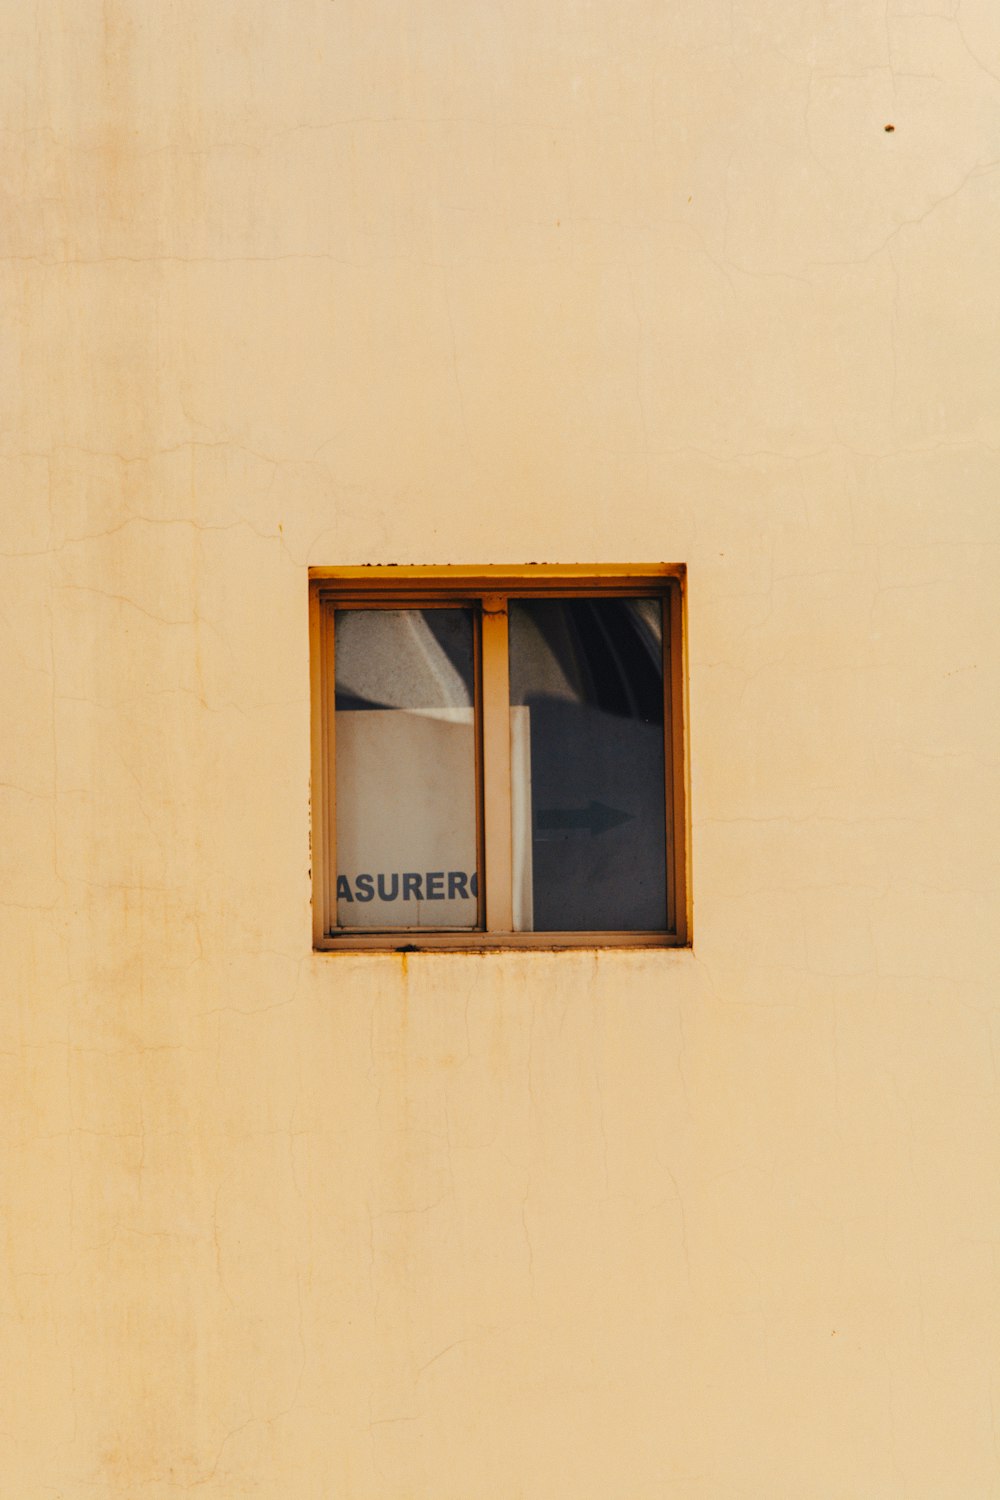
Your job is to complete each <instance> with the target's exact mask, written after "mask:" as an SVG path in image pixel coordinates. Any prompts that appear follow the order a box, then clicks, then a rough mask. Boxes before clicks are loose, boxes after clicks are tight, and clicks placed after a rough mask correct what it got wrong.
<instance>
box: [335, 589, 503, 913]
mask: <svg viewBox="0 0 1000 1500" xmlns="http://www.w3.org/2000/svg"><path fill="white" fill-rule="evenodd" d="M334 663H335V671H336V724H335V731H336V736H335V737H336V796H337V817H336V850H337V906H336V912H337V918H336V920H337V926H338V927H339V928H341V929H345V930H352V929H361V930H365V929H368V930H371V929H373V928H374V929H384V928H408V927H417V928H427V927H450V928H471V927H475V926H476V925H477V920H478V903H477V899H476V898H477V894H478V882H477V875H476V735H475V724H474V703H475V666H474V627H473V618H472V612H471V610H468V609H338V610H337V611H336V614H335V620H334Z"/></svg>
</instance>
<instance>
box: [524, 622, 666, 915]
mask: <svg viewBox="0 0 1000 1500" xmlns="http://www.w3.org/2000/svg"><path fill="white" fill-rule="evenodd" d="M662 643H663V615H662V606H661V603H660V601H659V600H658V599H566V600H554V599H520V600H512V601H511V604H510V701H511V711H510V712H511V776H512V788H511V793H512V807H511V811H512V819H513V827H514V925H515V928H516V929H517V930H518V931H520V932H530V931H535V932H588V931H589V932H635V931H663V929H664V928H665V927H666V912H667V883H666V818H665V807H664V797H665V788H664V775H665V768H664V760H663V645H662Z"/></svg>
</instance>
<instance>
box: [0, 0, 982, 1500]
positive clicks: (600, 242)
mask: <svg viewBox="0 0 1000 1500" xmlns="http://www.w3.org/2000/svg"><path fill="white" fill-rule="evenodd" d="M998 17H1000V11H998V9H997V7H996V5H995V4H994V3H993V0H962V4H961V5H960V6H959V7H954V6H951V5H949V4H943V3H937V0H930V3H925V4H924V5H923V6H922V7H921V8H920V10H919V13H914V11H913V9H912V8H907V7H900V6H898V5H894V4H890V5H889V7H888V9H887V8H886V6H885V4H884V3H883V0H878V3H875V0H856V3H854V4H852V5H850V6H832V5H826V4H821V3H820V0H735V3H733V0H725V3H723V0H672V3H670V4H669V5H664V4H661V3H653V0H637V3H633V4H628V5H622V4H611V3H610V0H599V3H592V4H584V3H582V0H548V3H546V4H541V5H533V4H528V3H526V0H511V3H509V4H506V5H493V4H479V3H470V0H422V3H420V4H416V3H413V0H365V3H363V4H362V3H360V0H333V3H330V0H323V3H321V0H285V3H283V4H280V5H279V4H275V3H273V0H171V3H169V4H167V3H159V0H104V3H101V0H46V3H44V4H43V3H41V0H0V32H2V46H0V96H2V99H3V106H2V109H3V125H4V127H5V134H4V136H3V149H4V178H3V181H4V205H5V206H4V212H3V215H2V227H0V234H2V238H3V259H2V263H0V296H2V301H3V309H4V317H3V326H4V330H5V341H4V346H3V355H2V358H3V362H4V363H3V379H2V380H0V403H2V411H0V472H2V475H3V484H4V490H3V494H4V499H3V503H2V505H0V552H2V556H0V636H2V646H0V673H2V682H3V688H2V702H3V707H4V713H3V717H2V721H0V722H2V725H3V727H2V729H0V739H2V747H0V748H2V764H0V783H2V785H0V827H2V830H3V831H2V837H0V880H2V896H3V902H4V904H3V908H2V914H0V974H2V980H3V997H4V1004H3V1007H2V1011H0V1025H2V1035H0V1069H2V1079H0V1098H2V1100H3V1104H2V1111H3V1119H4V1124H3V1145H2V1154H0V1160H2V1164H3V1165H2V1172H3V1187H2V1195H3V1203H4V1225H3V1236H2V1238H0V1246H2V1248H0V1277H2V1299H0V1317H2V1320H3V1328H2V1343H3V1349H4V1363H5V1367H6V1369H7V1371H8V1378H7V1381H6V1386H5V1395H4V1400H3V1403H2V1408H3V1409H2V1416H0V1493H2V1494H3V1495H4V1496H11V1497H16V1500H42V1497H48V1496H52V1497H61V1500H85V1497H86V1500H92V1497H95V1496H107V1497H121V1500H138V1497H142V1500H175V1497H178V1496H180V1495H184V1496H191V1495H196V1496H198V1497H200V1500H237V1497H239V1500H245V1497H248V1496H261V1497H267V1500H329V1497H331V1496H337V1497H339V1500H518V1497H521V1500H556V1497H560V1500H562V1497H565V1500H609V1497H621V1500H732V1497H736V1496H752V1497H754V1500H758V1497H760V1500H763V1497H767V1500H804V1497H809V1500H812V1497H816V1500H820V1497H823V1500H826V1497H828V1500H835V1497H836V1500H848V1497H850V1500H855V1497H858V1500H861V1497H864V1500H868V1497H876V1496H877V1497H880V1500H881V1497H893V1500H958V1497H962V1500H985V1497H988V1496H997V1495H998V1494H1000V1469H998V1457H997V1455H998V1437H997V1430H996V1411H997V1409H998V1395H1000V1392H998V1375H1000V1371H998V1351H1000V1326H998V1324H1000V1319H998V1311H1000V1303H998V1293H997V1281H996V1252H997V1245H998V1243H1000V1171H998V1165H1000V1163H998V1142H1000V1109H998V1093H997V1073H996V1051H995V1048H996V1041H997V1027H998V1010H997V998H996V997H997V978H998V973H997V970H998V960H997V953H996V950H997V941H996V930H997V923H996V918H997V911H996V847H997V832H998V830H997V811H998V799H997V795H996V762H997V727H998V722H997V707H996V705H997V703H998V701H1000V695H998V658H997V628H996V618H997V616H996V583H995V569H994V566H993V560H994V558H995V554H996V545H997V542H998V541H1000V519H998V518H1000V508H998V505H997V498H996V497H997V493H998V488H1000V459H998V453H1000V403H998V401H997V380H998V369H997V358H998V356H997V350H998V339H997V320H998V301H1000V279H998V277H997V273H996V245H997V239H998V234H997V231H998V227H1000V226H998V213H997V207H998V193H1000V172H998V171H997V167H996V162H997V160H998V158H1000V108H998V105H1000V83H998V77H1000V19H998ZM889 123H891V124H892V125H893V126H894V129H893V130H892V132H889V131H887V129H886V125H887V124H889ZM537 558H545V559H548V560H550V561H556V562H559V561H566V562H579V563H588V562H616V561H618V562H628V563H639V562H644V561H648V562H657V561H669V562H683V563H686V564H687V565H688V569H689V573H688V625H689V644H690V679H689V698H690V739H691V767H692V786H691V801H692V837H693V906H694V923H695V928H694V930H695V937H696V947H695V950H694V952H690V951H673V952H670V951H666V952H664V951H659V952H651V951H635V952H629V951H622V952H609V953H604V954H595V953H592V952H566V953H558V954H546V953H536V952H523V953H522V952H512V953H504V954H498V953H483V954H467V955H448V954H409V955H407V954H403V955H382V956H379V955H371V954H364V953H359V954H349V953H338V954H314V953H313V951H312V947H311V937H310V910H309V823H308V803H307V789H308V776H309V677H308V629H307V570H308V568H309V566H310V565H312V566H324V565H325V566H331V567H332V566H343V565H359V566H360V565H363V564H365V563H378V562H387V561H389V562H392V561H397V562H400V563H413V562H415V563H426V564H434V563H447V562H457V563H468V564H470V565H481V564H489V563H509V564H519V563H523V562H525V561H528V560H530V559H537Z"/></svg>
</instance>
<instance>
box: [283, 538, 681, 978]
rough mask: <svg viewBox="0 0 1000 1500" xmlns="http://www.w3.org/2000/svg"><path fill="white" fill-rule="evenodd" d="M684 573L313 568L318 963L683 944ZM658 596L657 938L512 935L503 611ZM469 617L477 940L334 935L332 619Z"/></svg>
mask: <svg viewBox="0 0 1000 1500" xmlns="http://www.w3.org/2000/svg"><path fill="white" fill-rule="evenodd" d="M685 583H686V578H685V570H684V567H683V566H682V565H668V564H660V565H652V566H613V567H597V566H595V567H586V566H580V567H575V566H574V567H570V566H548V565H541V564H532V565H528V566H524V567H520V568H511V567H499V566H498V567H483V568H462V567H454V566H445V567H361V568H311V569H310V572H309V637H310V678H311V701H312V797H311V803H312V888H313V889H312V896H313V902H312V904H313V946H314V948H316V949H318V950H322V951H327V952H343V951H355V952H356V951H357V950H359V949H368V950H377V951H381V952H412V951H422V950H439V949H443V950H452V951H464V952H468V951H470V950H480V949H491V948H492V949H495V948H547V949H554V948H612V947H615V948H677V947H684V946H686V945H688V944H689V943H690V931H691V923H690V879H689V840H688V812H687V774H686V767H687V754H686V712H685V710H686V702H685V683H686V677H687V674H686V663H685V649H686V631H685V628H684V611H685ZM629 596H632V597H635V596H643V597H646V598H649V597H652V596H656V597H659V598H661V599H662V600H663V601H664V625H665V629H664V632H663V684H664V736H663V739H664V747H663V748H664V765H665V770H666V803H665V806H666V830H665V834H666V875H667V912H666V925H665V927H664V929H663V930H662V931H653V932H514V931H513V930H512V927H513V841H512V828H511V764H510V702H509V697H510V694H509V676H508V671H509V668H508V639H507V623H508V615H507V601H508V600H509V599H514V598H519V599H526V598H527V599H531V598H534V599H559V598H563V599H570V598H574V597H576V598H602V597H619V598H620V597H629ZM433 605H438V606H445V605H451V606H454V607H459V606H466V607H469V606H470V605H471V606H472V607H473V608H474V609H475V610H476V614H475V619H476V630H477V642H476V644H477V651H476V658H477V659H476V694H475V725H476V760H477V772H476V790H477V815H476V829H477V846H478V849H477V867H478V869H479V871H480V872H481V874H480V880H479V897H478V899H479V924H480V925H479V930H471V931H470V930H464V931H454V930H452V931H443V930H442V931H435V930H434V929H430V928H420V929H416V928H410V929H406V928H394V929H387V930H382V931H370V932H369V931H363V932H362V931H358V930H356V929H352V930H351V931H349V932H346V931H343V930H341V931H338V930H337V929H336V927H335V925H334V923H333V918H334V916H335V901H334V891H335V889H336V880H335V876H336V818H335V813H336V797H335V788H334V763H335V753H334V745H335V741H334V736H335V733H336V724H335V714H334V680H335V679H334V633H333V611H334V609H344V608H352V609H354V608H361V609H364V608H369V609H377V608H382V609H389V608H392V609H406V608H415V609H420V608H427V607H428V606H433Z"/></svg>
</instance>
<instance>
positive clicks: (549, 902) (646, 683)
mask: <svg viewBox="0 0 1000 1500" xmlns="http://www.w3.org/2000/svg"><path fill="white" fill-rule="evenodd" d="M310 586H311V648H312V698H313V799H312V800H313V912H314V934H315V945H316V947H318V948H382V949H403V950H407V949H411V948H414V949H417V948H487V947H529V946H540V947H550V948H551V947H576V946H612V945H629V946H665V945H678V944H683V943H685V942H687V940H688V922H687V882H686V878H685V865H686V840H685V816H684V813H685V800H684V765H683V746H684V732H683V717H682V713H683V674H682V655H681V652H682V637H681V629H682V588H683V570H682V569H680V568H666V567H662V568H658V569H657V568H648V569H639V568H626V567H618V568H607V569H582V568H549V567H525V568H521V569H517V570H511V569H507V568H493V569H489V568H487V569H483V570H480V571H479V572H475V573H474V572H472V571H469V570H465V569H460V568H437V569H433V568H412V569H402V568H354V569H346V570H342V571H333V570H316V571H315V572H314V574H313V576H312V579H311V585H310Z"/></svg>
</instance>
